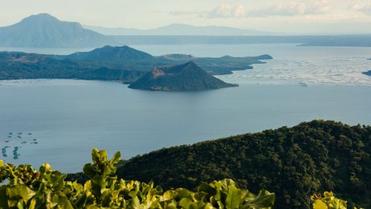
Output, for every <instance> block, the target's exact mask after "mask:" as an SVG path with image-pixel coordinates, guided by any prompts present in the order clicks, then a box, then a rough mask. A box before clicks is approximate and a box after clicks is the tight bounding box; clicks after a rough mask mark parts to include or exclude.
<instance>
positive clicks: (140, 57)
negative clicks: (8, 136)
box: [0, 46, 272, 83]
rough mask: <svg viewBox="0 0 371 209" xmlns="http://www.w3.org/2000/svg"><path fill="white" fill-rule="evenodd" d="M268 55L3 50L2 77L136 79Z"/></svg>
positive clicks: (217, 68) (224, 68)
mask: <svg viewBox="0 0 371 209" xmlns="http://www.w3.org/2000/svg"><path fill="white" fill-rule="evenodd" d="M266 59H272V57H271V56H269V55H261V56H256V57H230V56H224V57H220V58H207V57H206V58H203V57H193V56H190V55H182V54H170V55H164V56H152V55H150V54H148V53H146V52H143V51H139V50H136V49H133V48H131V47H128V46H121V47H113V46H105V47H102V48H97V49H94V50H92V51H89V52H78V53H73V54H70V55H43V54H34V53H23V52H0V80H10V79H37V78H55V79H57V78H61V79H85V80H113V81H122V82H124V83H132V82H134V81H135V80H137V79H138V78H140V77H141V76H143V75H145V74H146V73H147V72H150V71H151V70H152V69H153V68H154V67H160V68H162V67H168V66H174V65H179V64H184V63H186V62H189V61H193V62H195V63H196V64H198V65H200V67H201V68H203V69H205V70H206V71H207V72H208V73H210V74H214V75H215V74H227V73H232V71H235V70H246V69H251V68H252V65H253V64H262V63H264V60H266Z"/></svg>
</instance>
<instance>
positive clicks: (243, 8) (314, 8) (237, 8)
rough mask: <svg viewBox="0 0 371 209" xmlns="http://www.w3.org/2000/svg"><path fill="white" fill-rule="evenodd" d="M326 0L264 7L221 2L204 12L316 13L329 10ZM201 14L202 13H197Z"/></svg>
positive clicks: (215, 14)
mask: <svg viewBox="0 0 371 209" xmlns="http://www.w3.org/2000/svg"><path fill="white" fill-rule="evenodd" d="M330 8H331V7H330V4H329V1H328V0H311V1H297V0H289V1H285V2H282V1H281V2H277V3H273V4H270V5H267V6H265V7H261V8H255V7H253V6H252V5H248V4H247V5H243V4H231V3H222V4H220V5H218V6H217V7H215V8H214V9H212V10H211V11H208V12H206V15H203V16H204V17H208V18H241V17H266V16H300V15H317V14H324V13H326V12H328V11H330ZM199 16H202V15H199Z"/></svg>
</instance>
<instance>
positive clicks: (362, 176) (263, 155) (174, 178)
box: [118, 121, 371, 209]
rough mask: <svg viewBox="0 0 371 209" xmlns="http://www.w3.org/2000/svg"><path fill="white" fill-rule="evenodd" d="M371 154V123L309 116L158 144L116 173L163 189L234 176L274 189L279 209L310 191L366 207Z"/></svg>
mask: <svg viewBox="0 0 371 209" xmlns="http://www.w3.org/2000/svg"><path fill="white" fill-rule="evenodd" d="M370 154H371V127H370V126H348V125H345V124H342V123H337V122H332V121H312V122H308V123H302V124H299V125H297V126H295V127H293V128H287V127H282V128H279V129H277V130H267V131H264V132H261V133H255V134H245V135H240V136H234V137H229V138H225V139H220V140H215V141H207V142H202V143H198V144H194V145H190V146H178V147H173V148H167V149H162V150H159V151H155V152H152V153H149V154H146V155H143V156H138V157H135V158H132V159H131V160H129V161H127V162H125V163H124V165H123V166H122V167H120V168H119V171H118V175H119V176H120V177H123V178H125V179H138V180H142V181H151V180H152V181H154V182H155V183H156V184H158V185H161V186H163V187H165V188H169V187H178V186H182V187H188V188H193V187H195V186H196V185H197V184H199V183H200V182H201V181H206V182H208V181H210V180H214V179H223V178H233V179H235V180H237V181H238V182H239V184H240V185H241V186H242V187H246V188H250V189H253V191H255V192H256V191H258V189H260V188H265V189H268V190H269V191H272V192H275V193H276V194H277V202H276V208H279V209H288V208H290V209H306V208H310V200H309V197H310V195H311V194H313V193H317V192H321V191H334V192H335V193H336V194H339V195H340V196H341V197H342V198H344V199H346V200H348V202H349V203H350V204H352V202H357V203H360V204H362V206H363V207H364V208H371V199H370V197H371V181H370V179H371V158H370Z"/></svg>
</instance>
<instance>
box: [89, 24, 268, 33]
mask: <svg viewBox="0 0 371 209" xmlns="http://www.w3.org/2000/svg"><path fill="white" fill-rule="evenodd" d="M83 27H85V28H87V29H90V30H93V31H96V32H99V33H101V34H105V35H115V36H117V35H188V36H197V35H212V36H256V35H272V34H273V33H269V32H263V31H256V30H249V29H240V28H233V27H227V26H214V25H209V26H195V25H189V24H181V23H174V24H169V25H165V26H161V27H157V28H152V29H136V28H120V27H117V28H109V27H101V26H87V25H85V26H83Z"/></svg>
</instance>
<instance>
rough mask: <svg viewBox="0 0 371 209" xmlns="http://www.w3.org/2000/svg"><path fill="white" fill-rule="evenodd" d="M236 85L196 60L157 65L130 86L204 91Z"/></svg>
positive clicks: (154, 89)
mask: <svg viewBox="0 0 371 209" xmlns="http://www.w3.org/2000/svg"><path fill="white" fill-rule="evenodd" d="M233 86H236V85H233V84H229V83H225V82H224V81H222V80H220V79H218V78H215V77H214V76H212V75H210V74H208V73H207V72H206V71H204V70H203V69H201V68H200V67H199V66H197V65H196V64H195V63H194V62H192V61H191V62H187V63H185V64H181V65H176V66H172V67H167V68H157V67H155V68H154V69H153V70H152V71H151V72H148V73H147V74H145V75H144V76H142V77H141V78H139V79H138V80H136V81H135V82H133V83H132V84H130V85H129V88H133V89H142V90H151V91H202V90H209V89H220V88H226V87H233Z"/></svg>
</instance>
